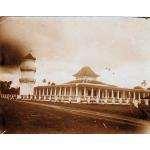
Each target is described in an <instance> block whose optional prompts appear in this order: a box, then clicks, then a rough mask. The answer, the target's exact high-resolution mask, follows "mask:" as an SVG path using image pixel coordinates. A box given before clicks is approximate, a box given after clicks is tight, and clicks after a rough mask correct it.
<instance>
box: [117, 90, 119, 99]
mask: <svg viewBox="0 0 150 150" xmlns="http://www.w3.org/2000/svg"><path fill="white" fill-rule="evenodd" d="M117 99H119V90H118V91H117Z"/></svg>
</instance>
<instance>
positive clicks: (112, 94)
mask: <svg viewBox="0 0 150 150" xmlns="http://www.w3.org/2000/svg"><path fill="white" fill-rule="evenodd" d="M111 97H112V98H114V91H113V89H112V91H111Z"/></svg>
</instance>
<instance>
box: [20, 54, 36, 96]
mask: <svg viewBox="0 0 150 150" xmlns="http://www.w3.org/2000/svg"><path fill="white" fill-rule="evenodd" d="M35 60H36V58H35V57H33V56H32V55H31V53H29V54H28V55H26V56H25V57H24V60H23V62H22V63H21V65H20V71H21V78H20V79H19V81H20V95H33V91H34V84H35V81H36V80H35V79H34V76H35V72H36V67H35Z"/></svg>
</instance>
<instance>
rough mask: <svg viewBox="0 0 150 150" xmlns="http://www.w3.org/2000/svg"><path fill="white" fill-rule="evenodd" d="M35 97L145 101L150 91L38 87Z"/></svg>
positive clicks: (35, 90)
mask: <svg viewBox="0 0 150 150" xmlns="http://www.w3.org/2000/svg"><path fill="white" fill-rule="evenodd" d="M34 95H39V96H76V97H78V96H79V97H91V98H94V97H95V98H103V99H113V98H115V99H139V100H140V99H143V98H145V97H146V96H149V95H150V92H149V91H139V90H128V89H117V88H113V89H111V88H109V89H104V88H101V87H100V88H97V87H95V88H94V87H86V86H85V87H80V86H74V87H73V86H70V87H69V86H68V87H59V86H57V87H56V86H54V87H52V86H51V87H36V88H35V89H34Z"/></svg>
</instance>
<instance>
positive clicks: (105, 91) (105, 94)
mask: <svg viewBox="0 0 150 150" xmlns="http://www.w3.org/2000/svg"><path fill="white" fill-rule="evenodd" d="M107 97H108V95H107V90H105V98H107Z"/></svg>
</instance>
